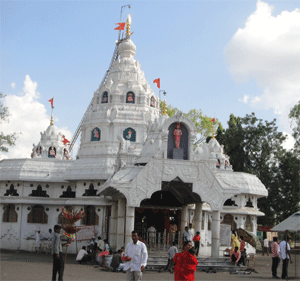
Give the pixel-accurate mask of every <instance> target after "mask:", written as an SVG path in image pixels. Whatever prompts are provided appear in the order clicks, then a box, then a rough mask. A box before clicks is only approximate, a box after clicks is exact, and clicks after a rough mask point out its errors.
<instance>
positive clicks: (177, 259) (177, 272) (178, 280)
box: [173, 241, 192, 281]
mask: <svg viewBox="0 0 300 281" xmlns="http://www.w3.org/2000/svg"><path fill="white" fill-rule="evenodd" d="M191 248H192V242H191V241H186V242H184V244H183V249H182V252H181V253H177V254H175V256H174V258H173V268H174V280H175V281H182V280H183V275H182V268H181V259H182V255H183V253H184V252H186V251H189V250H190V249H191Z"/></svg>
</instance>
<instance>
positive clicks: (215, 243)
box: [211, 211, 221, 258]
mask: <svg viewBox="0 0 300 281" xmlns="http://www.w3.org/2000/svg"><path fill="white" fill-rule="evenodd" d="M220 221H221V220H220V211H213V212H212V227H211V236H212V241H211V257H212V258H219V249H220Z"/></svg>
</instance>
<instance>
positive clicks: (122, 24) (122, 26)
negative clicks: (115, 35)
mask: <svg viewBox="0 0 300 281" xmlns="http://www.w3.org/2000/svg"><path fill="white" fill-rule="evenodd" d="M115 24H118V25H119V26H118V27H116V28H115V29H114V30H124V28H125V22H119V23H115Z"/></svg>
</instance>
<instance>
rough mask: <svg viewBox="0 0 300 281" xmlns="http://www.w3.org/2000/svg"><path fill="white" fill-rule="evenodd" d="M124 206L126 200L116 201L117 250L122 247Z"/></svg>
mask: <svg viewBox="0 0 300 281" xmlns="http://www.w3.org/2000/svg"><path fill="white" fill-rule="evenodd" d="M125 204H126V199H119V200H118V225H117V249H120V248H121V247H124V246H125V245H124V234H125V233H124V227H125Z"/></svg>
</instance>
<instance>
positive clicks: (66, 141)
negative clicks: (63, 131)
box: [62, 135, 70, 145]
mask: <svg viewBox="0 0 300 281" xmlns="http://www.w3.org/2000/svg"><path fill="white" fill-rule="evenodd" d="M62 137H63V140H62V142H63V143H64V145H66V144H67V143H70V142H69V141H68V140H67V139H66V138H65V136H64V135H63V136H62Z"/></svg>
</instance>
